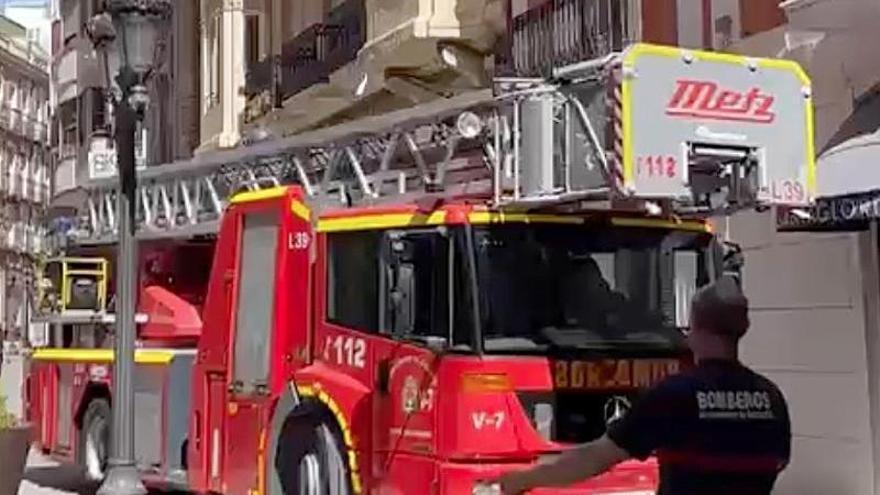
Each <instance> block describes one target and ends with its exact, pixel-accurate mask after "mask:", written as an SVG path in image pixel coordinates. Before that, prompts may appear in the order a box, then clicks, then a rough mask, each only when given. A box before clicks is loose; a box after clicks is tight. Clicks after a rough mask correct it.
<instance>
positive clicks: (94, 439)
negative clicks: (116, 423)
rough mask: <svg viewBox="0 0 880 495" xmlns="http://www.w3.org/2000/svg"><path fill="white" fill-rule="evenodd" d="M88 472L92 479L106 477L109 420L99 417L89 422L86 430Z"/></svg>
mask: <svg viewBox="0 0 880 495" xmlns="http://www.w3.org/2000/svg"><path fill="white" fill-rule="evenodd" d="M85 454H86V459H85V464H86V473H87V474H88V476H89V478H90V479H92V480H101V479H103V478H104V466H105V465H106V462H107V421H106V420H105V419H104V418H102V417H98V418H95V419H93V420H92V421H91V422H90V423H89V429H88V431H87V432H86V449H85Z"/></svg>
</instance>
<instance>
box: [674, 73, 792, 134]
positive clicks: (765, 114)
mask: <svg viewBox="0 0 880 495" xmlns="http://www.w3.org/2000/svg"><path fill="white" fill-rule="evenodd" d="M774 101H775V98H774V97H773V96H771V95H768V94H764V93H761V89H760V88H757V87H753V88H751V89H749V90H748V91H747V92H745V93H741V92H739V91H735V90H732V89H720V88H719V86H718V85H717V84H716V83H714V82H711V81H697V80H692V79H680V80H678V81H676V88H675V92H674V93H673V94H672V98H670V100H669V103H668V104H667V105H666V114H667V115H671V116H675V117H691V118H699V119H710V120H727V121H740V122H755V123H760V124H769V123H772V122H773V121H774V120H775V119H776V114H775V113H773V111H772V107H773V102H774Z"/></svg>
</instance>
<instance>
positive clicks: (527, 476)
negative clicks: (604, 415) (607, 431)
mask: <svg viewBox="0 0 880 495" xmlns="http://www.w3.org/2000/svg"><path fill="white" fill-rule="evenodd" d="M629 457H630V456H629V454H628V453H627V452H626V451H624V450H623V449H621V448H620V447H618V446H617V445H616V444H615V443H614V442H613V441H611V439H610V438H608V437H607V436H602V437H601V438H599V439H598V440H595V441H592V442H590V443H588V444H585V445H582V446H580V447H578V448H575V449H571V450H569V451H568V452H566V453H564V454H562V455H561V456H559V457H558V458H557V459H556V460H554V461H553V462H550V463H547V464H539V465H537V466H535V467H533V468H531V469H527V470H525V471H511V472H509V473H505V474H503V475H501V476H499V477H498V478H496V479H495V480H491V481H487V482H486V483H488V484H494V483H498V484H499V485H501V493H502V494H504V495H520V494H521V493H524V492H526V491H528V490H531V489H532V488H537V487H539V486H542V487H561V486H568V485H572V484H574V483H577V482H578V481H581V480H585V479H588V478H592V477H593V476H596V475H598V474H602V473H604V472H605V471H607V470H608V469H609V468H610V467H612V466H614V465H615V464H618V463H620V462H623V461H625V460H627V459H629Z"/></svg>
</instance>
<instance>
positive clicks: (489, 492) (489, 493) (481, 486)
mask: <svg viewBox="0 0 880 495" xmlns="http://www.w3.org/2000/svg"><path fill="white" fill-rule="evenodd" d="M471 495H501V485H499V484H498V483H493V484H491V485H490V484H487V483H477V484H476V485H474V489H473V490H471Z"/></svg>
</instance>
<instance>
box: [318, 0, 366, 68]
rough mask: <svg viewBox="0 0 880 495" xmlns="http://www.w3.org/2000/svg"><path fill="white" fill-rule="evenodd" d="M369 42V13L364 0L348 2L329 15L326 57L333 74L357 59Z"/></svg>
mask: <svg viewBox="0 0 880 495" xmlns="http://www.w3.org/2000/svg"><path fill="white" fill-rule="evenodd" d="M366 40H367V12H366V8H365V6H364V0H348V1H347V2H343V3H341V4H339V5H338V6H337V7H336V8H334V9H333V10H331V11H330V13H329V14H328V15H327V22H326V30H325V41H324V47H323V48H324V57H325V63H326V64H327V71H328V72H333V71H335V70H338V69H339V68H341V67H342V66H344V65H345V64H347V63H349V62H351V61H352V60H354V59H355V58H356V57H357V54H358V51H359V50H360V49H361V47H363V46H364V43H365V42H366Z"/></svg>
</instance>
